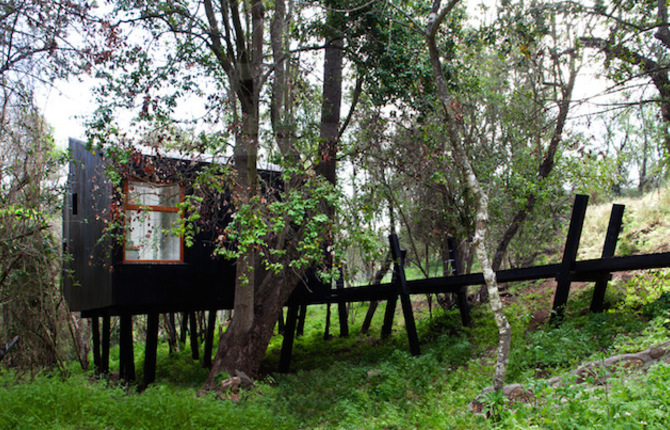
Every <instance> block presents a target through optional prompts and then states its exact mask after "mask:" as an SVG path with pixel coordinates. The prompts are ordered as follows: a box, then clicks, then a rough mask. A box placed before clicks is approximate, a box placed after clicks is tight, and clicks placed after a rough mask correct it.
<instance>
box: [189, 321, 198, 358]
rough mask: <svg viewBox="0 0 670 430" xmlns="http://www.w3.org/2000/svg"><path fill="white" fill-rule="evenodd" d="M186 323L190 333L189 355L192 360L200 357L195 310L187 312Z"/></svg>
mask: <svg viewBox="0 0 670 430" xmlns="http://www.w3.org/2000/svg"><path fill="white" fill-rule="evenodd" d="M188 319H189V321H188V325H189V328H190V329H191V330H190V334H191V336H190V337H191V357H193V359H194V360H199V359H200V345H199V343H198V321H197V320H196V318H195V311H193V312H189V313H188Z"/></svg>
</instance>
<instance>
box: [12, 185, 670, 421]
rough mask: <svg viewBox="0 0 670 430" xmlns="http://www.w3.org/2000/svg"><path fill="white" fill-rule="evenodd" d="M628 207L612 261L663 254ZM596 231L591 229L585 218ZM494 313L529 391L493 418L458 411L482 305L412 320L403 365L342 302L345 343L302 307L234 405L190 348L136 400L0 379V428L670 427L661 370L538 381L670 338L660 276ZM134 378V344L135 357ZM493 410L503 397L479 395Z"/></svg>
mask: <svg viewBox="0 0 670 430" xmlns="http://www.w3.org/2000/svg"><path fill="white" fill-rule="evenodd" d="M625 203H627V204H628V207H627V215H626V230H625V231H624V233H623V238H622V242H621V246H620V247H619V253H622V252H623V253H631V252H652V251H656V250H668V249H667V247H668V244H669V242H668V240H667V238H668V234H667V233H668V229H669V228H670V227H669V226H670V216H669V213H670V197H669V196H668V193H666V194H664V195H662V196H660V198H659V197H658V195H656V196H647V197H646V198H645V199H644V200H643V201H642V202H632V201H630V202H625ZM608 211H609V209H607V208H599V207H595V208H593V209H591V210H590V211H589V213H588V215H587V216H588V219H589V221H587V225H586V226H585V230H584V238H583V242H582V253H580V257H582V258H585V257H590V256H597V254H598V253H599V247H600V246H601V243H602V240H603V236H604V229H605V227H603V226H602V225H605V226H606V223H607V218H608V216H609V213H608ZM594 220H595V221H599V222H598V224H601V226H600V227H597V228H596V226H595V224H594V223H593V221H594ZM508 291H509V292H510V295H509V296H508V297H507V302H508V303H507V308H506V312H507V314H508V317H509V318H510V320H511V322H512V325H513V332H514V334H513V347H512V353H511V357H510V367H509V377H508V380H509V382H521V383H523V384H525V385H527V386H529V387H532V388H533V390H534V392H535V393H536V394H537V397H536V399H537V400H534V401H532V402H530V403H528V404H516V405H513V406H510V405H506V406H504V407H503V409H502V413H501V414H500V420H499V421H497V422H495V421H493V420H491V419H489V420H486V419H484V418H483V417H482V416H479V415H474V414H472V413H471V412H470V411H469V409H468V408H467V404H468V403H469V402H470V401H471V400H472V399H473V398H474V397H475V396H476V395H477V394H478V393H479V392H480V390H481V389H482V388H483V387H485V386H487V385H489V384H490V382H491V378H492V374H493V358H492V356H493V354H492V351H493V350H494V348H495V344H496V332H495V326H494V322H493V319H492V318H491V316H490V315H489V312H488V310H487V309H486V308H484V307H478V308H475V309H474V310H473V319H474V324H473V327H472V328H465V329H464V328H462V327H460V323H459V317H458V314H457V312H455V311H449V312H444V311H442V310H433V313H432V317H431V316H430V315H429V313H428V310H427V309H425V308H424V309H423V310H422V311H420V312H419V315H418V316H417V320H418V329H419V331H420V339H421V342H422V344H421V348H422V352H423V355H421V356H420V357H411V356H410V355H409V354H408V353H407V350H408V347H407V341H406V336H405V335H404V333H403V327H402V317H401V314H400V313H398V314H397V316H396V327H395V333H394V335H393V336H392V337H391V338H390V339H388V340H385V341H381V340H379V328H380V326H381V318H382V315H383V306H381V308H380V309H379V310H378V311H377V314H376V317H375V321H374V322H373V331H372V333H370V334H369V335H365V336H364V335H360V334H359V333H358V329H359V327H360V324H361V321H362V319H363V317H364V315H365V311H366V307H365V306H359V305H354V306H352V318H353V319H354V320H355V323H354V324H353V326H352V327H353V330H352V335H351V336H350V337H349V338H347V339H339V338H335V339H333V340H331V341H328V342H325V341H323V340H322V330H323V322H324V315H325V312H324V308H323V307H312V308H310V319H309V321H308V324H307V327H306V333H305V336H303V337H302V338H300V339H298V340H297V342H296V346H295V349H294V357H293V363H292V367H293V369H294V370H295V372H294V373H291V374H288V375H277V374H271V373H270V374H269V375H268V376H267V378H266V379H264V380H262V381H260V382H259V383H258V387H257V389H255V390H252V391H249V392H244V393H241V395H239V396H232V395H231V396H228V397H226V398H223V399H221V398H217V397H216V396H214V395H209V396H206V397H203V398H198V397H197V396H196V392H197V389H198V388H199V386H200V385H201V384H202V382H203V381H204V378H205V377H206V371H204V370H202V369H201V368H200V367H199V366H198V364H197V363H193V362H192V361H191V359H190V358H189V351H188V350H185V351H183V352H182V353H180V354H173V355H172V356H169V355H168V353H167V350H166V347H165V346H164V345H163V346H162V349H161V351H160V354H159V369H158V378H159V383H157V384H154V385H153V386H151V387H149V389H147V390H146V391H144V392H143V393H142V394H137V392H136V390H135V389H134V388H133V387H130V388H128V387H125V386H119V385H116V384H113V383H108V382H106V381H99V380H95V379H92V378H91V376H90V375H85V374H82V373H81V371H78V370H76V366H75V365H73V367H72V368H73V371H72V375H70V376H69V377H67V378H63V377H61V376H58V375H49V374H47V373H45V374H41V375H38V376H37V377H35V378H34V379H30V378H23V379H20V380H19V382H18V383H17V381H16V375H15V374H14V373H12V372H10V371H7V370H2V369H0V405H2V406H1V407H0V428H161V429H163V428H180V429H181V428H253V429H263V428H270V429H284V428H286V429H294V428H352V429H358V428H363V429H368V428H371V429H376V428H379V429H393V428H397V429H407V428H474V427H479V428H492V427H503V428H532V427H536V428H605V427H613V428H639V427H641V426H642V425H644V424H645V423H646V425H647V426H648V427H649V428H666V427H667V422H670V390H668V389H667V387H668V386H670V365H668V364H665V363H659V364H657V365H655V366H653V367H652V368H651V369H650V370H649V371H648V372H634V373H630V374H625V373H621V374H620V375H619V376H618V377H617V378H615V379H614V380H613V382H612V383H611V384H609V385H607V386H596V385H591V384H588V383H586V384H574V383H570V384H567V385H566V386H564V387H561V388H548V387H546V384H544V381H545V378H547V377H550V376H554V375H560V374H563V373H567V371H568V370H569V369H572V368H574V367H576V366H577V365H578V364H579V363H581V362H584V361H588V360H594V359H598V358H602V357H605V356H610V355H613V354H616V353H620V352H629V351H637V350H642V349H645V348H646V347H648V346H650V345H652V344H656V343H660V342H662V341H664V340H667V339H668V338H670V336H669V334H670V330H669V327H670V318H669V314H668V312H669V309H670V293H669V292H670V272H669V271H668V270H664V271H654V272H649V273H641V274H635V275H633V276H626V277H624V278H618V279H616V280H615V281H614V282H612V283H611V286H610V288H609V290H608V297H607V300H608V301H609V302H610V303H611V306H610V309H609V310H608V311H607V312H606V313H604V314H602V315H591V314H589V313H588V312H584V310H585V309H587V308H588V304H589V300H590V292H591V290H590V288H589V286H588V285H585V286H582V287H581V288H575V289H573V293H572V294H571V298H570V302H569V303H568V313H567V319H566V322H565V323H564V324H563V325H562V327H561V328H558V329H550V328H546V327H544V328H543V327H541V326H540V329H539V330H531V328H534V327H535V326H536V325H537V322H536V321H534V317H536V316H538V315H541V314H542V311H543V310H546V309H548V308H549V306H550V301H551V293H552V291H551V288H550V284H548V283H540V282H538V283H525V284H516V285H514V286H510V288H509V290H508ZM280 344H281V337H279V336H277V337H276V338H275V339H273V341H272V344H271V347H270V349H269V351H268V355H267V358H266V362H265V365H266V368H267V369H274V368H276V365H277V362H278V356H279V349H280ZM137 354H138V364H139V366H138V368H140V369H141V363H140V361H141V358H140V356H141V348H138V351H137ZM488 403H489V404H490V406H491V407H498V406H500V405H501V403H502V401H501V399H499V398H496V397H494V396H492V397H490V398H489V399H488Z"/></svg>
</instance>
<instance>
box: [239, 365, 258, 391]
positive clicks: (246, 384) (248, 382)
mask: <svg viewBox="0 0 670 430" xmlns="http://www.w3.org/2000/svg"><path fill="white" fill-rule="evenodd" d="M235 373H236V374H237V377H238V378H239V379H240V384H241V385H242V388H244V389H245V390H246V389H248V388H253V387H255V386H256V384H255V383H254V381H253V380H252V379H251V378H250V377H249V376H248V375H247V374H246V373H244V372H243V371H241V370H236V371H235Z"/></svg>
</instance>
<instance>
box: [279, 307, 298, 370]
mask: <svg viewBox="0 0 670 430" xmlns="http://www.w3.org/2000/svg"><path fill="white" fill-rule="evenodd" d="M297 319H298V306H296V305H291V306H289V307H288V313H287V314H286V327H284V341H283V342H282V345H281V356H280V357H279V371H280V372H282V373H286V372H288V371H289V369H290V367H291V353H292V352H293V339H294V337H295V330H296V322H297Z"/></svg>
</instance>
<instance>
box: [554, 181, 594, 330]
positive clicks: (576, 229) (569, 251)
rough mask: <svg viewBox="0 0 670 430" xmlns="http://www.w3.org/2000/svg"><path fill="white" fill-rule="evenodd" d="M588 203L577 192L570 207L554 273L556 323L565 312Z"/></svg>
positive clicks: (583, 196) (584, 197)
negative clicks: (566, 231) (566, 228)
mask: <svg viewBox="0 0 670 430" xmlns="http://www.w3.org/2000/svg"><path fill="white" fill-rule="evenodd" d="M588 204H589V196H587V195H584V194H577V195H576V196H575V203H574V205H573V207H572V216H571V217H570V227H569V228H568V237H567V239H566V241H565V249H564V251H563V261H561V267H560V269H559V271H558V273H557V274H556V284H557V285H556V295H555V296H554V306H553V309H552V316H551V321H552V323H558V322H560V321H561V320H562V319H563V316H564V314H565V305H566V304H567V303H568V295H569V294H570V271H571V270H572V269H573V268H574V265H575V261H576V260H577V252H578V251H579V240H580V239H581V237H582V227H583V225H584V216H585V215H586V207H587V206H588Z"/></svg>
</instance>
